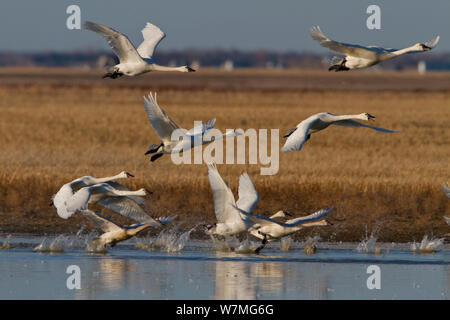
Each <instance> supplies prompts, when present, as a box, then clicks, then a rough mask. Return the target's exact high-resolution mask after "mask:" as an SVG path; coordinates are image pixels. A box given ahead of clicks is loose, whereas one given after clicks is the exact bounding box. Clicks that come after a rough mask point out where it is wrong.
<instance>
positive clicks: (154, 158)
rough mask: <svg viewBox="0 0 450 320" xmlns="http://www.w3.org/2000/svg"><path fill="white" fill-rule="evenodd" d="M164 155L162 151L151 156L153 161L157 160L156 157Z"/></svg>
mask: <svg viewBox="0 0 450 320" xmlns="http://www.w3.org/2000/svg"><path fill="white" fill-rule="evenodd" d="M162 156H163V154H162V153H158V154H155V155H154V156H152V157H151V158H150V161H151V162H153V161H155V160H156V159H158V158H160V157H162Z"/></svg>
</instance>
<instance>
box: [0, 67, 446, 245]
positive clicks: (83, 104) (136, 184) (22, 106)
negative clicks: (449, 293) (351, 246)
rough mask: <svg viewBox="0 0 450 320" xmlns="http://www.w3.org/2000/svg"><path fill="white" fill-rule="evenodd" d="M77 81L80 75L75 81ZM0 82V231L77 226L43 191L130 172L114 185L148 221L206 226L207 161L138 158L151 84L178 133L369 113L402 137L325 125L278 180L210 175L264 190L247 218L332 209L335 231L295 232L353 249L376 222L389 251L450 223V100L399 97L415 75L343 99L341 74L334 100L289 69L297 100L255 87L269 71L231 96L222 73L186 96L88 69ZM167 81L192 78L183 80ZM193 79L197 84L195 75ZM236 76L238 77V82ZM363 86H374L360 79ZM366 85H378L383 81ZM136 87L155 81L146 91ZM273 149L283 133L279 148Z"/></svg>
mask: <svg viewBox="0 0 450 320" xmlns="http://www.w3.org/2000/svg"><path fill="white" fill-rule="evenodd" d="M8 72H13V71H8ZM47 72H48V71H47ZM23 74H25V75H26V74H27V73H26V72H23ZM80 74H82V73H77V74H76V76H77V77H76V79H79V78H82V76H81V75H80ZM206 74H207V75H209V74H208V73H206ZM1 75H2V73H0V114H1V116H0V148H1V152H0V214H1V216H0V218H1V219H0V231H3V232H40V233H42V232H63V231H64V232H73V231H76V230H77V229H78V228H79V227H80V225H81V224H83V223H84V222H83V219H82V217H77V216H75V217H74V218H73V219H71V220H63V219H60V218H58V217H57V216H56V213H55V210H54V208H50V207H49V206H48V204H49V203H50V197H51V195H52V194H53V193H55V192H56V191H57V190H58V189H59V187H60V186H61V185H62V184H64V183H66V182H68V181H70V180H72V179H74V178H76V177H79V176H82V175H94V176H104V175H112V174H116V173H118V172H120V171H122V170H127V171H130V172H132V173H133V174H135V176H136V178H134V179H129V180H127V181H123V183H124V184H126V185H127V186H129V187H130V188H140V187H146V188H147V189H149V190H152V191H153V192H154V194H153V195H152V196H151V197H149V201H148V204H147V206H146V208H147V209H148V210H149V212H150V213H151V214H152V215H154V216H162V215H168V214H173V213H176V214H178V216H179V221H183V222H184V226H186V227H187V226H190V225H194V224H196V223H197V222H199V221H201V220H204V221H207V222H212V221H214V213H213V204H212V194H211V191H210V187H209V182H208V178H207V169H206V166H205V165H180V166H176V165H174V164H172V162H171V160H170V157H168V156H167V155H166V156H164V157H163V158H161V159H159V160H157V161H156V162H154V163H150V162H149V161H148V158H147V157H145V156H144V152H145V151H146V148H147V147H148V145H149V144H150V143H158V142H159V139H158V138H157V137H156V135H155V134H154V132H153V130H152V129H151V128H150V126H149V125H148V122H147V118H146V115H145V112H144V108H143V103H142V96H143V95H145V94H147V93H148V91H149V90H152V89H154V88H158V101H159V104H160V105H161V106H162V107H163V108H164V109H165V110H166V111H167V113H168V114H169V115H170V116H171V117H172V119H173V120H174V121H175V122H176V123H177V124H179V125H180V126H182V127H186V128H191V127H192V125H193V121H194V120H208V119H211V118H214V117H215V118H217V123H216V128H218V129H221V130H225V129H227V128H243V129H247V128H256V129H258V128H279V129H280V135H282V134H283V133H284V132H286V131H287V130H288V129H289V128H291V127H294V126H295V125H296V124H297V123H298V122H300V121H301V120H302V119H305V118H306V117H308V116H309V115H311V114H314V113H317V112H322V111H328V112H332V113H338V114H353V113H361V112H369V113H371V114H374V115H375V116H376V117H377V118H376V122H375V123H374V124H375V125H377V126H381V127H384V128H393V129H398V130H400V132H399V133H396V134H384V133H380V132H375V131H372V130H368V129H367V130H366V129H364V128H359V129H350V128H342V127H330V128H328V129H327V130H325V131H323V132H320V133H317V134H314V135H313V136H312V138H311V140H310V141H308V142H307V143H306V144H305V145H304V147H303V150H302V151H300V152H291V153H287V154H280V169H279V172H278V174H276V175H274V176H261V175H259V170H260V167H259V165H219V166H218V169H219V172H220V173H221V175H222V176H223V178H224V179H225V180H226V181H227V182H229V184H230V186H231V187H232V189H233V191H234V193H235V194H236V195H237V183H238V178H239V174H240V173H242V172H243V171H247V172H248V173H249V174H250V176H251V178H252V180H253V181H254V183H255V185H256V188H257V189H258V191H259V193H260V202H259V204H258V205H257V207H256V209H255V212H257V213H260V214H267V213H270V212H274V211H276V210H280V209H285V210H288V211H291V212H293V213H295V214H298V215H300V214H306V213H311V212H312V211H315V210H317V209H319V208H320V207H323V206H333V207H334V208H335V211H334V212H333V213H332V214H331V216H330V220H331V221H332V222H333V220H334V222H335V223H334V226H331V227H324V228H315V229H314V230H307V231H304V232H303V233H301V236H304V235H305V234H306V235H310V234H313V233H314V234H315V233H318V234H321V235H322V238H323V239H324V240H334V239H335V240H349V241H356V240H360V239H361V237H362V236H363V234H364V230H365V228H366V225H367V226H368V227H369V229H370V228H372V227H374V226H376V225H381V228H380V232H379V238H380V239H381V240H385V241H407V240H414V239H415V240H420V238H421V237H422V236H423V235H424V234H425V233H428V234H430V233H434V234H435V235H437V234H441V233H446V232H448V226H447V225H446V224H445V222H444V221H443V219H442V216H444V215H450V206H449V203H450V199H448V198H446V197H445V196H444V195H443V193H442V192H441V191H440V189H439V188H440V186H441V185H442V184H443V183H444V182H445V181H447V180H448V179H449V176H450V174H449V166H448V163H449V159H450V91H449V90H448V88H447V89H446V88H445V85H444V87H441V88H440V89H439V90H433V88H429V87H427V84H424V89H423V90H420V89H417V88H415V89H414V90H408V89H407V88H408V85H407V83H409V82H411V81H412V83H415V85H417V83H420V79H416V78H418V77H416V76H415V75H409V74H407V75H403V76H401V74H400V76H398V75H396V76H395V77H397V78H398V79H397V81H398V83H399V86H398V87H395V88H392V90H373V88H369V87H367V88H366V89H364V87H363V88H359V89H358V90H352V83H355V85H357V83H358V81H359V80H358V74H357V73H352V74H351V75H350V76H348V75H343V76H342V77H343V78H342V79H345V81H348V82H349V83H350V85H349V86H348V85H347V86H346V89H345V90H342V87H340V83H339V82H337V83H335V84H334V83H333V81H335V80H336V79H340V78H336V77H338V76H339V75H330V74H327V73H315V74H314V77H316V78H318V79H320V77H322V78H323V82H326V83H328V85H327V86H329V87H330V88H328V89H327V90H324V89H323V88H319V89H317V88H316V87H314V86H313V87H309V85H308V81H307V80H305V79H303V78H307V77H308V74H307V75H305V74H301V73H299V74H296V73H292V72H288V73H287V76H292V75H294V76H295V77H297V78H298V79H303V80H302V81H304V82H305V83H304V84H303V85H302V86H301V88H300V89H299V90H293V89H292V88H290V89H289V90H283V86H281V85H274V84H270V90H269V89H266V88H265V86H264V85H261V88H262V89H258V86H256V87H255V85H254V83H255V82H257V81H260V82H261V83H266V84H267V83H269V82H270V81H274V79H275V80H276V79H282V78H283V73H280V72H279V71H277V72H276V78H270V77H269V78H267V79H268V80H267V81H262V80H260V77H261V76H264V75H265V74H262V75H261V72H259V71H257V72H254V73H252V72H251V71H246V72H245V77H246V79H247V80H246V82H245V83H248V86H246V85H245V83H244V84H242V85H241V86H239V87H236V86H233V87H230V88H229V89H227V86H226V85H224V84H223V83H222V82H220V81H221V80H220V79H221V73H215V74H214V79H218V80H217V81H218V82H217V83H220V85H218V86H217V87H215V86H214V83H211V82H205V83H207V85H203V86H198V88H196V89H191V90H183V89H182V88H180V87H179V86H174V87H173V88H171V86H170V81H169V80H170V79H169V80H167V79H168V78H167V77H166V78H164V79H165V80H164V81H166V82H165V83H164V85H161V84H158V80H157V79H158V76H159V74H155V75H151V76H148V77H147V78H146V77H142V78H141V79H139V84H136V85H135V86H132V85H129V83H128V82H127V81H126V80H128V79H121V80H120V81H121V82H105V81H103V82H101V81H98V75H99V74H97V73H96V74H95V77H91V78H92V81H91V82H89V81H88V80H89V79H91V78H89V79H88V80H85V81H87V84H86V83H85V82H83V84H82V85H81V84H80V82H78V81H72V82H70V77H68V78H69V79H65V80H64V81H65V83H64V85H60V84H58V82H57V81H55V80H54V78H55V77H53V78H52V75H51V74H50V75H46V79H47V80H48V79H53V80H52V81H53V82H52V81H39V78H37V79H34V80H29V79H28V80H27V78H26V77H24V78H23V79H22V80H21V81H19V80H14V81H13V82H12V83H11V82H8V81H10V80H11V78H8V77H6V76H3V77H2V76H1ZM171 77H175V78H174V79H176V81H183V80H180V79H184V81H187V82H189V78H188V77H185V75H179V76H178V77H182V78H178V77H177V76H173V75H171ZM196 77H197V78H195V79H196V80H195V81H200V80H198V79H201V78H199V77H201V74H200V75H196ZM223 77H224V78H227V79H228V78H230V77H231V75H230V74H224V75H223ZM241 77H243V75H241V74H239V73H238V74H237V75H235V78H236V82H239V81H240V79H241ZM295 77H294V78H295ZM361 77H362V78H364V79H365V78H367V79H371V77H370V75H369V76H368V75H367V74H366V73H362V75H361ZM374 77H375V78H376V79H377V81H379V82H382V77H381V76H380V75H375V76H374ZM380 77H381V78H380ZM437 77H438V79H443V80H447V81H448V78H449V76H448V75H445V74H444V75H438V76H437ZM146 79H151V81H153V84H152V85H149V86H148V87H146V86H145V84H144V83H145V81H146ZM155 79H156V80H155ZM252 79H254V82H252ZM433 79H434V78H433ZM269 80H270V81H269ZM11 81H12V80H11ZM106 81H109V80H106ZM130 81H138V80H133V79H131V80H130ZM174 81H175V80H174ZM208 81H212V80H208ZM227 81H228V80H227ZM280 81H282V80H280ZM289 81H292V80H289ZM386 81H392V77H390V76H387V77H386ZM155 83H156V84H155ZM258 83H259V82H258ZM447 83H449V82H447ZM110 84H111V85H110ZM359 85H361V84H359ZM441 86H442V84H441ZM447 86H448V85H447ZM316 89H317V90H316ZM283 142H284V139H283V138H281V137H280V147H281V146H282V144H283ZM342 219H345V220H344V221H338V220H342ZM122 220H123V219H122ZM122 220H120V219H119V221H122Z"/></svg>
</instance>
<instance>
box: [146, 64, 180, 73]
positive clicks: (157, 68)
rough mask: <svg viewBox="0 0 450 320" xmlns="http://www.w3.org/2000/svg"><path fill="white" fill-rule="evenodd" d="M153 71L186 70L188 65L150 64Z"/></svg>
mask: <svg viewBox="0 0 450 320" xmlns="http://www.w3.org/2000/svg"><path fill="white" fill-rule="evenodd" d="M149 67H150V70H151V71H179V72H186V67H184V66H183V67H166V66H160V65H158V64H155V63H153V64H150V65H149Z"/></svg>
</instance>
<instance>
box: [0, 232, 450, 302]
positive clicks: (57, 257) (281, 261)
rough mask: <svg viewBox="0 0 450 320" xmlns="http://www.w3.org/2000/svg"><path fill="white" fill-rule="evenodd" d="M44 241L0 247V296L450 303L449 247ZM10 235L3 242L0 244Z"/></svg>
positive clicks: (21, 241)
mask: <svg viewBox="0 0 450 320" xmlns="http://www.w3.org/2000/svg"><path fill="white" fill-rule="evenodd" d="M42 240H43V238H39V237H34V238H18V237H13V238H11V239H9V244H10V247H9V249H4V250H0V299H448V298H449V294H450V292H449V287H450V250H449V246H448V245H441V246H440V247H439V249H438V250H437V251H436V252H435V253H432V254H418V253H412V252H411V251H410V245H411V244H403V245H393V244H379V247H380V248H381V249H380V251H381V253H379V254H367V253H362V252H358V251H357V250H356V247H357V245H358V244H357V243H354V244H334V243H330V244H326V243H320V242H319V243H318V244H317V248H318V249H317V252H316V253H315V254H312V255H306V254H305V253H303V252H302V249H303V245H302V244H298V243H294V244H293V245H292V247H291V249H290V250H289V251H281V250H280V244H279V243H278V244H276V243H274V244H271V245H270V246H268V247H267V248H265V249H264V250H263V251H262V252H261V254H260V255H255V254H251V253H245V254H244V253H235V252H224V251H217V250H215V249H213V247H212V243H211V242H210V241H188V242H187V243H186V245H185V246H184V248H183V249H182V250H181V251H180V252H175V253H167V252H164V251H158V250H153V251H151V250H140V249H137V248H136V245H135V241H134V240H129V241H127V242H124V243H121V244H119V245H117V246H116V247H115V248H112V249H109V250H108V252H107V253H105V254H90V253H87V252H86V251H85V250H84V249H83V248H82V247H77V245H73V243H72V245H70V246H68V247H67V248H64V252H62V253H39V252H35V251H34V250H33V248H35V247H36V246H37V245H38V244H39V243H41V242H42ZM4 241H5V238H0V244H1V243H4ZM71 265H76V266H78V267H79V268H80V272H81V277H80V282H81V289H72V290H70V289H68V288H67V285H66V282H67V279H68V277H70V276H71V274H68V273H66V270H67V268H68V267H69V266H71ZM370 265H377V266H378V267H379V268H380V279H381V282H380V283H381V289H379V290H378V289H372V290H370V289H368V287H367V279H368V277H370V276H371V274H368V273H367V268H368V267H369V266H370Z"/></svg>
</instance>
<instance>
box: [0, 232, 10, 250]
mask: <svg viewBox="0 0 450 320" xmlns="http://www.w3.org/2000/svg"><path fill="white" fill-rule="evenodd" d="M9 249H11V235H10V234H9V235H8V236H7V237H6V239H5V241H3V243H2V245H1V246H0V250H9Z"/></svg>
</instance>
